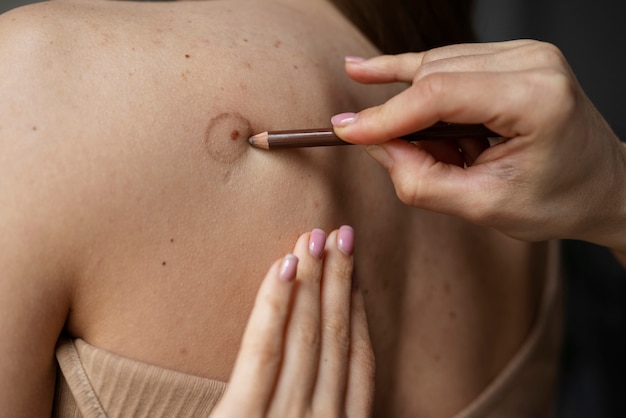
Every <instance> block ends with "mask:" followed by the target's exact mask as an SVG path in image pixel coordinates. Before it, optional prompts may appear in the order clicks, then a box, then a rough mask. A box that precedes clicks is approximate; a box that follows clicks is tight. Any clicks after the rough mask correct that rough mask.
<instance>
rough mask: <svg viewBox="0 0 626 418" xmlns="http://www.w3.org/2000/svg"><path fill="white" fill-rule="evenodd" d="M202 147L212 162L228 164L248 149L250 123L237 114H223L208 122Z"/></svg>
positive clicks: (250, 132) (250, 130) (250, 131)
mask: <svg viewBox="0 0 626 418" xmlns="http://www.w3.org/2000/svg"><path fill="white" fill-rule="evenodd" d="M205 132H206V133H205V138H204V145H205V148H206V150H207V153H208V154H209V156H210V157H211V159H213V160H214V161H217V162H219V163H222V164H230V163H233V162H235V161H236V160H238V159H239V158H240V157H241V156H243V155H244V154H245V153H246V152H247V151H248V149H249V145H248V142H247V141H240V140H238V139H240V138H245V139H247V138H248V137H249V136H250V135H252V128H251V127H250V121H248V119H246V118H245V117H243V116H242V115H241V114H239V113H237V112H225V113H221V114H219V115H217V116H215V117H214V118H213V119H211V120H210V121H209V124H208V126H207V128H206V131H205Z"/></svg>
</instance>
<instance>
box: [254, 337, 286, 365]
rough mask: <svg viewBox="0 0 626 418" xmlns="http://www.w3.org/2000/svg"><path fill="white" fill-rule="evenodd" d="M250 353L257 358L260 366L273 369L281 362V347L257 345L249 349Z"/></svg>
mask: <svg viewBox="0 0 626 418" xmlns="http://www.w3.org/2000/svg"><path fill="white" fill-rule="evenodd" d="M249 352H250V353H251V354H252V355H253V356H254V357H256V359H257V360H258V362H259V364H263V365H265V366H269V367H273V366H278V364H279V363H280V361H281V357H282V352H281V347H279V346H278V345H277V344H272V343H267V342H265V343H257V344H254V345H252V346H250V347H249Z"/></svg>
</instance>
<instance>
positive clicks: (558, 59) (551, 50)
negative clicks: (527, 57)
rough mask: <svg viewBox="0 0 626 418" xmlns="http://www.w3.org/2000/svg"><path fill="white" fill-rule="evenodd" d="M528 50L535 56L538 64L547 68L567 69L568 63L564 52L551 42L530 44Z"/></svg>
mask: <svg viewBox="0 0 626 418" xmlns="http://www.w3.org/2000/svg"><path fill="white" fill-rule="evenodd" d="M528 48H529V49H530V51H531V53H532V54H533V55H534V57H535V60H536V62H537V63H538V64H540V65H543V66H546V67H558V68H563V67H567V61H566V59H565V56H564V55H563V52H561V50H560V49H559V48H558V47H557V46H556V45H554V44H551V43H549V42H540V41H535V42H532V43H530V44H528Z"/></svg>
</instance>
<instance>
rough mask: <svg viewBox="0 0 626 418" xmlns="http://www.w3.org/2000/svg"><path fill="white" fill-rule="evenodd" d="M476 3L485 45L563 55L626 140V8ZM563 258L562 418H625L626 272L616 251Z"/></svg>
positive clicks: (604, 1)
mask: <svg viewBox="0 0 626 418" xmlns="http://www.w3.org/2000/svg"><path fill="white" fill-rule="evenodd" d="M476 4H477V7H476V15H475V27H476V31H477V33H478V36H479V38H480V40H482V41H499V40H508V39H516V38H532V39H538V40H542V41H548V42H552V43H554V44H556V45H557V46H558V47H559V48H561V50H562V51H563V53H564V54H565V56H566V58H567V59H568V61H569V63H570V65H571V66H572V68H573V69H574V72H575V73H576V76H577V78H578V80H579V82H580V83H581V85H582V86H583V88H584V89H585V91H586V92H587V95H588V96H589V97H590V98H591V100H592V101H593V102H594V103H595V105H596V106H597V107H598V109H600V111H601V112H602V113H603V115H604V116H605V118H606V119H607V120H608V121H609V123H610V125H611V126H612V127H613V129H614V130H615V132H616V133H617V135H618V136H619V137H620V138H622V140H624V139H626V117H625V116H626V78H625V75H626V25H625V22H624V18H625V17H626V1H624V0H594V1H585V0H477V2H476ZM563 158H567V156H563ZM598 163H599V164H600V163H601V161H598ZM563 258H564V261H565V263H564V265H565V275H566V318H567V320H566V334H565V346H564V352H563V361H562V373H561V387H560V394H559V403H558V414H557V416H558V417H559V418H578V417H580V418H583V417H585V418H591V417H593V418H596V417H599V418H604V417H607V418H613V417H616V418H618V417H620V418H624V417H626V383H625V382H626V361H625V360H624V356H626V271H625V270H624V269H622V268H621V267H620V265H619V264H618V263H617V262H616V261H615V260H614V258H613V257H612V255H611V253H610V252H609V251H607V250H606V249H604V248H601V247H598V246H594V245H591V244H587V243H582V242H577V241H564V242H563Z"/></svg>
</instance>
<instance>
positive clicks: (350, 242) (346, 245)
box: [337, 225, 354, 255]
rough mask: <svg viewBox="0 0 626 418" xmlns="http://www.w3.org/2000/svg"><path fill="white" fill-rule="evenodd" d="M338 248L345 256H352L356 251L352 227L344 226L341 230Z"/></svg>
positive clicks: (338, 235) (338, 237) (338, 236)
mask: <svg viewBox="0 0 626 418" xmlns="http://www.w3.org/2000/svg"><path fill="white" fill-rule="evenodd" d="M337 248H339V250H340V251H341V252H343V253H344V254H347V255H352V252H353V251H354V229H352V227H351V226H348V225H344V226H342V227H341V228H339V233H338V234H337Z"/></svg>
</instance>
